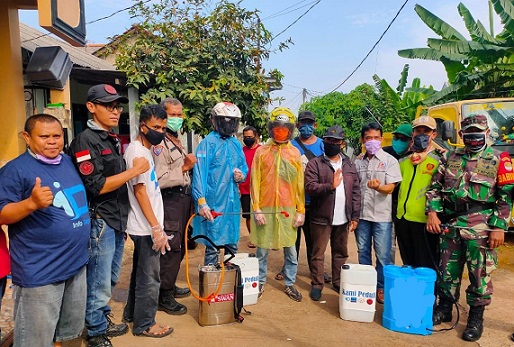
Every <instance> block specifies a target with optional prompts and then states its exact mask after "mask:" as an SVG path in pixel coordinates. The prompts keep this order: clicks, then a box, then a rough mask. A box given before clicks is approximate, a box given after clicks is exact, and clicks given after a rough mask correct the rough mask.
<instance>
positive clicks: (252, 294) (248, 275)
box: [230, 253, 259, 306]
mask: <svg viewBox="0 0 514 347" xmlns="http://www.w3.org/2000/svg"><path fill="white" fill-rule="evenodd" d="M230 262H231V263H233V264H236V265H239V267H240V268H241V280H242V282H243V306H248V305H255V304H256V303H257V297H258V295H259V260H258V259H257V258H256V257H255V256H252V257H250V255H249V254H248V253H237V254H236V256H235V257H234V258H232V259H231V260H230Z"/></svg>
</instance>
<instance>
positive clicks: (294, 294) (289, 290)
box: [284, 286, 302, 302]
mask: <svg viewBox="0 0 514 347" xmlns="http://www.w3.org/2000/svg"><path fill="white" fill-rule="evenodd" d="M284 292H285V293H286V294H287V296H289V297H290V298H291V299H293V300H294V301H298V302H300V301H302V294H301V293H300V292H299V291H298V290H297V289H296V288H295V287H294V286H286V289H284Z"/></svg>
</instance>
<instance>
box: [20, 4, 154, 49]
mask: <svg viewBox="0 0 514 347" xmlns="http://www.w3.org/2000/svg"><path fill="white" fill-rule="evenodd" d="M150 1H151V0H145V1H140V2H138V3H137V4H134V5H132V6H129V7H125V8H123V9H121V10H117V11H115V12H113V13H111V14H110V15H108V16H105V17H101V18H97V19H94V20H92V21H90V22H87V23H86V25H89V24H93V23H97V22H100V21H102V20H105V19H108V18H111V17H113V16H115V15H117V14H118V13H121V12H125V11H129V10H131V9H133V8H135V7H136V6H139V5H142V4H146V3H147V2H150ZM51 34H52V33H46V34H42V35H39V36H36V37H33V38H31V39H28V40H24V41H22V42H21V43H25V42H30V41H34V40H37V39H40V38H42V37H45V36H49V35H51Z"/></svg>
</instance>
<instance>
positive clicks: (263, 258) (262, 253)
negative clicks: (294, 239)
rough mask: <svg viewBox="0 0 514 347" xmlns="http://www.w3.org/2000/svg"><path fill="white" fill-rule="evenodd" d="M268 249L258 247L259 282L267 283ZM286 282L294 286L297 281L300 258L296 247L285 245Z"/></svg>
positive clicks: (284, 272) (284, 270) (284, 271)
mask: <svg viewBox="0 0 514 347" xmlns="http://www.w3.org/2000/svg"><path fill="white" fill-rule="evenodd" d="M268 251H269V250H268V249H266V248H260V247H257V252H256V253H257V259H259V284H264V283H266V275H267V274H268ZM282 271H283V275H284V284H285V285H286V286H292V285H294V283H295V282H296V272H297V271H298V258H297V257H296V247H295V246H291V247H284V268H283V270H282Z"/></svg>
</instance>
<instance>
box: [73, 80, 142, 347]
mask: <svg viewBox="0 0 514 347" xmlns="http://www.w3.org/2000/svg"><path fill="white" fill-rule="evenodd" d="M127 102H128V99H127V98H125V97H123V96H120V95H118V93H117V92H116V89H114V87H112V86H111V85H108V84H99V85H96V86H93V87H91V88H90V89H89V91H88V93H87V102H86V107H87V109H88V111H89V112H90V113H91V114H92V115H93V119H90V120H89V121H88V122H87V129H86V130H84V131H83V132H82V133H80V134H79V135H78V136H77V137H76V138H75V139H74V140H73V142H72V143H71V145H70V153H69V154H70V156H71V157H72V158H73V159H74V163H75V165H76V167H77V169H78V171H79V173H80V177H81V178H82V181H83V182H84V186H85V187H86V191H87V197H88V202H89V209H90V214H91V238H90V241H91V242H90V247H91V251H90V258H89V262H88V265H87V307H86V328H87V340H88V347H97V346H98V347H104V346H106V347H109V346H112V344H111V342H110V341H109V338H110V337H113V336H119V335H123V334H125V333H126V332H127V331H128V326H127V324H125V323H121V324H115V323H113V322H112V320H111V317H110V312H111V309H110V307H109V305H108V302H109V300H110V299H111V294H112V288H113V287H114V285H115V284H116V283H117V282H118V277H119V274H120V269H121V263H122V257H123V248H124V243H125V230H126V227H127V217H128V208H129V205H128V204H129V202H128V191H127V186H126V184H125V183H126V182H127V181H129V180H130V179H132V178H134V177H136V176H138V175H140V174H143V173H145V172H146V171H148V170H149V169H150V164H149V163H148V160H146V159H145V158H136V159H134V162H133V164H134V165H133V167H132V168H131V169H130V170H126V166H125V161H124V160H123V156H122V155H121V151H120V141H119V139H118V137H117V136H116V134H115V133H114V132H113V131H112V129H113V128H114V127H116V126H118V122H119V119H120V115H121V112H122V111H123V106H122V105H121V104H120V103H127Z"/></svg>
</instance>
